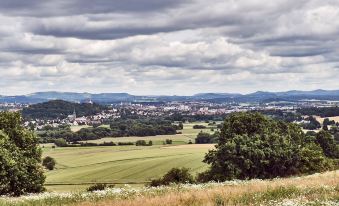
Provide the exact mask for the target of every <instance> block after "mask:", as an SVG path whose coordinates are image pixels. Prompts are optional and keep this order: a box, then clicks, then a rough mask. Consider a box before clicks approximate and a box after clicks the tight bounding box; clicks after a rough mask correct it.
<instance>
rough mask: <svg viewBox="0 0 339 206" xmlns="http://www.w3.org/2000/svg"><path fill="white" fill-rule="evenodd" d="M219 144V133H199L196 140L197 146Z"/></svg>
mask: <svg viewBox="0 0 339 206" xmlns="http://www.w3.org/2000/svg"><path fill="white" fill-rule="evenodd" d="M217 142H218V133H214V134H209V133H206V132H199V134H198V135H197V138H195V144H211V143H217Z"/></svg>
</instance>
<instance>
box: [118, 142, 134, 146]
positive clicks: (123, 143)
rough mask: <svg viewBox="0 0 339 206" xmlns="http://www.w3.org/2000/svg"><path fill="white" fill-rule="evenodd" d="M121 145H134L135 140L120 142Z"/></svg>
mask: <svg viewBox="0 0 339 206" xmlns="http://www.w3.org/2000/svg"><path fill="white" fill-rule="evenodd" d="M118 145H119V146H125V145H134V143H133V142H118Z"/></svg>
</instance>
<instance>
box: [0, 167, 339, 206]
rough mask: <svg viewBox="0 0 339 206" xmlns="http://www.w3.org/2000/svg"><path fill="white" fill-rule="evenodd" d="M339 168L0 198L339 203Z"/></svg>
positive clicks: (20, 201) (129, 204) (133, 204)
mask: <svg viewBox="0 0 339 206" xmlns="http://www.w3.org/2000/svg"><path fill="white" fill-rule="evenodd" d="M338 172H339V170H337V171H332V172H326V173H323V174H314V175H309V176H303V177H292V178H285V179H274V180H249V181H228V182H223V183H207V184H198V185H173V186H169V187H158V188H142V189H133V188H128V187H127V188H113V189H108V190H105V191H98V192H94V193H77V194H69V193H64V194H56V193H54V194H53V193H45V194H41V195H36V196H26V197H19V198H0V205H80V206H87V205H88V206H89V205H102V206H105V205H119V206H120V205H125V206H137V205H151V206H158V205H163V206H170V205H171V206H172V205H174V206H179V205H180V206H191V205H196V206H198V205H199V206H200V205H201V206H203V205H204V206H205V205H211V206H212V205H217V206H221V205H272V206H273V205H274V206H276V205H277V206H279V205H338V204H339V173H338Z"/></svg>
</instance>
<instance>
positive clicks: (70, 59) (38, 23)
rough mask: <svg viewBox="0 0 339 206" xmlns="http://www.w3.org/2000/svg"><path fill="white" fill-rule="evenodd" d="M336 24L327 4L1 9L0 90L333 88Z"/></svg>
mask: <svg viewBox="0 0 339 206" xmlns="http://www.w3.org/2000/svg"><path fill="white" fill-rule="evenodd" d="M337 22H339V3H338V1H335V0H323V1H321V0H307V1H306V0H301V1H290V0H277V1H262V0H251V1H248V0H238V1H231V0H229V1H223V0H213V1H204V0H185V1H182V0H180V1H179V0H174V1H172V0H171V1H170V0H164V1H159V0H118V1H104V0H100V1H89V0H67V1H66V0H61V1H43V2H42V1H35V0H27V1H18V0H16V1H13V0H12V1H9V0H3V1H1V2H0V51H1V52H0V61H1V63H0V72H1V76H0V82H1V85H4V84H3V83H4V82H6V85H8V86H7V87H6V88H8V89H6V92H19V93H21V92H23V90H26V89H27V88H29V89H31V90H42V89H49V90H68V89H69V88H72V89H74V90H77V91H79V90H82V91H90V92H93V90H97V91H98V92H109V91H113V90H114V91H121V90H122V91H127V92H132V93H144V94H145V93H147V92H150V91H153V90H152V89H154V88H156V89H158V90H159V91H158V93H172V94H173V93H178V94H179V93H181V92H187V93H193V92H197V89H198V88H205V89H206V90H209V91H213V90H215V91H224V92H227V91H229V90H232V91H239V92H244V91H249V90H252V89H253V88H256V89H258V90H265V85H266V88H272V89H275V90H286V89H296V88H293V87H301V88H306V89H307V87H314V85H316V86H319V85H318V84H317V82H324V85H325V84H326V88H332V89H338V86H339V85H338V83H337V81H336V80H335V77H336V76H338V75H339V74H338V72H339V71H338V65H339V58H338V56H339V50H338V46H339V41H338V39H339V38H338V36H339V23H337ZM324 73H325V74H324ZM33 81H34V82H35V84H34V86H31V87H30V86H28V85H30V84H32V82H33ZM64 82H68V85H64V84H63V83H64ZM286 82H287V83H286ZM286 84H288V85H291V86H290V87H291V88H286ZM173 85H175V86H173ZM267 86H269V87H267ZM182 87H185V88H187V90H186V91H181V89H180V88H182ZM225 90H227V91H225ZM134 91H135V92H134ZM2 92H3V90H0V94H1V93H2ZM198 92H199V91H198ZM200 92H201V91H200Z"/></svg>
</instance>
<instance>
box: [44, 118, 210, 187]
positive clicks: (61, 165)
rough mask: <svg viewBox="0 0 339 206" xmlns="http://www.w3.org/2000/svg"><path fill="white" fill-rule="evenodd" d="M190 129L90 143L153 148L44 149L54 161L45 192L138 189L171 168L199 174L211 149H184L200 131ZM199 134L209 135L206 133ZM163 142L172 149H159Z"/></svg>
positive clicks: (189, 126) (207, 130)
mask: <svg viewBox="0 0 339 206" xmlns="http://www.w3.org/2000/svg"><path fill="white" fill-rule="evenodd" d="M199 124H206V123H199ZM193 125H194V124H193V123H191V124H185V125H184V129H183V130H181V132H182V134H177V135H161V136H152V137H121V138H109V137H108V138H103V139H100V140H93V141H92V142H103V141H114V142H135V141H136V140H138V139H143V140H147V141H148V140H152V141H153V142H154V145H153V146H134V145H132V146H112V147H76V148H72V147H65V148H51V147H50V145H45V147H44V148H43V156H51V157H53V158H55V159H56V161H57V165H56V169H55V170H53V171H48V172H46V176H47V179H46V186H47V189H48V190H49V191H75V190H82V189H84V188H85V187H87V186H88V185H89V184H91V183H96V182H100V183H114V184H119V185H122V184H126V183H128V184H132V185H134V186H140V185H143V184H144V183H145V182H148V181H149V180H150V179H151V178H157V177H160V176H162V175H163V174H164V173H166V172H167V171H168V170H169V169H171V168H172V167H188V168H191V171H192V173H193V174H196V173H198V172H202V171H204V170H205V169H206V168H207V165H206V164H204V163H203V162H202V160H203V158H204V155H205V153H206V152H207V151H208V150H209V149H211V148H213V145H206V146H201V145H188V144H187V143H188V141H189V140H191V141H193V142H194V137H195V136H196V135H197V133H198V132H200V131H201V130H200V129H193V128H192V127H193ZM203 131H205V132H210V129H204V130H203ZM165 139H171V140H172V141H173V146H172V145H163V141H164V140H165ZM88 142H90V141H88ZM178 145H182V146H178Z"/></svg>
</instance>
